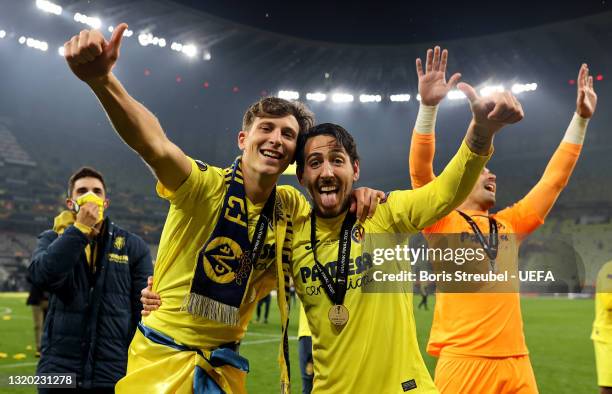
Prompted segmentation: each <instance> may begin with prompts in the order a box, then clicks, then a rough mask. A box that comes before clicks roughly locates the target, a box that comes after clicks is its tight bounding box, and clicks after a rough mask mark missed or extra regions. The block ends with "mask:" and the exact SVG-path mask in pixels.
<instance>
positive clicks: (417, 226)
mask: <svg viewBox="0 0 612 394" xmlns="http://www.w3.org/2000/svg"><path fill="white" fill-rule="evenodd" d="M474 106H475V107H477V108H478V111H477V113H478V115H481V116H487V115H490V116H491V117H492V118H495V117H496V115H497V114H499V113H501V112H504V113H508V114H512V115H513V116H512V117H508V118H505V119H504V123H505V122H508V123H514V122H516V121H518V120H520V119H521V118H522V110H521V107H520V105H518V103H515V102H506V101H504V100H500V96H494V97H491V98H489V99H487V100H481V101H480V102H478V103H475V104H474ZM498 130H499V129H494V130H492V129H489V128H488V127H482V126H481V125H480V124H478V123H476V122H473V123H472V124H471V125H470V128H469V130H468V133H467V135H466V138H465V142H464V143H463V144H462V146H461V148H460V149H459V151H458V153H457V154H456V156H455V157H454V158H453V159H452V160H451V162H450V163H449V164H448V165H447V167H446V169H445V170H444V171H443V173H442V175H441V177H440V178H438V179H437V180H436V182H435V183H432V184H430V185H429V187H428V188H426V189H420V190H414V191H413V190H402V191H393V192H391V193H389V194H388V196H387V197H386V199H385V200H384V201H383V202H381V203H380V204H379V205H378V207H377V210H376V212H375V213H374V215H373V216H372V217H371V218H368V219H367V220H365V221H364V222H363V223H356V222H355V218H354V216H353V215H351V214H350V213H349V212H348V211H347V209H346V207H347V201H348V200H347V196H348V193H349V191H350V190H351V189H352V187H353V183H354V182H355V181H357V180H358V179H359V172H360V171H359V156H358V154H357V149H356V145H355V142H354V141H353V138H352V137H351V135H350V134H349V133H348V132H347V131H346V130H345V129H343V128H342V127H340V126H338V125H334V124H322V125H318V126H316V127H314V128H313V129H311V130H310V131H309V132H308V133H307V134H305V135H303V136H301V137H300V144H299V148H298V154H297V160H296V161H297V174H298V179H299V181H300V183H301V184H302V186H304V187H305V188H306V189H307V190H308V192H309V194H310V195H311V197H312V200H313V202H314V209H313V210H309V211H305V212H304V211H303V212H301V214H300V215H298V216H295V217H294V227H293V228H294V235H293V243H292V250H293V257H292V260H291V264H290V267H289V270H290V272H291V274H292V275H293V278H294V282H295V286H296V290H297V293H298V295H299V296H300V299H301V301H302V303H303V306H304V310H305V312H306V317H307V319H308V325H309V328H310V330H311V332H312V348H313V352H312V354H313V364H314V383H313V389H312V392H313V393H336V392H337V393H345V392H346V393H357V392H360V393H403V392H411V393H434V392H437V390H436V388H435V386H434V384H433V381H432V379H431V377H430V375H429V373H428V371H427V368H426V367H425V363H424V362H423V359H422V357H421V353H420V350H419V346H418V343H417V339H416V326H415V322H414V313H413V295H412V292H390V293H385V292H381V291H380V289H379V290H378V291H376V290H374V291H371V290H367V287H368V284H370V283H372V281H373V280H375V278H374V271H373V270H372V268H373V265H372V255H371V253H372V251H371V250H366V246H365V245H364V239H365V238H364V237H367V236H371V235H376V234H378V235H381V234H386V235H387V236H393V235H396V234H405V235H409V234H415V233H417V232H418V231H419V230H421V229H423V228H425V227H426V226H428V225H429V224H431V223H433V222H435V221H436V220H438V218H440V217H443V216H445V215H446V214H448V212H450V211H451V210H452V209H454V208H455V207H457V206H458V205H459V204H460V203H461V201H463V199H464V198H465V197H466V196H467V194H468V193H469V191H470V190H471V188H472V186H473V185H474V183H475V181H476V180H477V178H478V174H479V173H480V171H481V170H482V168H483V167H484V164H485V163H486V161H487V160H488V158H489V155H490V153H491V150H492V145H491V143H492V139H493V134H494V133H495V132H496V131H498ZM373 242H376V241H373Z"/></svg>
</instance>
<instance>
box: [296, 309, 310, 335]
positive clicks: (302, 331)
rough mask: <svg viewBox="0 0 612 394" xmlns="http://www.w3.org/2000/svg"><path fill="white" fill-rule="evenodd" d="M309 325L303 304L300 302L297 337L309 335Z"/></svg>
mask: <svg viewBox="0 0 612 394" xmlns="http://www.w3.org/2000/svg"><path fill="white" fill-rule="evenodd" d="M311 336H312V333H311V332H310V327H308V318H307V317H306V312H304V306H303V305H302V304H300V321H299V323H298V338H301V337H311Z"/></svg>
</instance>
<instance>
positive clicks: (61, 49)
mask: <svg viewBox="0 0 612 394" xmlns="http://www.w3.org/2000/svg"><path fill="white" fill-rule="evenodd" d="M57 53H59V55H60V56H62V57H63V56H64V55H65V54H66V51H65V50H64V47H63V46H61V47H59V48H57Z"/></svg>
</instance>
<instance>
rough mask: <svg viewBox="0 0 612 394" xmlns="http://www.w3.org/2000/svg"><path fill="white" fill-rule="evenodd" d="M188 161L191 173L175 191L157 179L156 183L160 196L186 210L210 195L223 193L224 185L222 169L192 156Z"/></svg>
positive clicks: (202, 201) (205, 199)
mask: <svg viewBox="0 0 612 394" xmlns="http://www.w3.org/2000/svg"><path fill="white" fill-rule="evenodd" d="M189 161H190V162H191V173H190V174H189V176H188V177H187V179H186V180H185V182H183V184H182V185H181V186H179V188H178V189H177V190H176V191H174V192H172V191H170V190H169V189H167V188H166V187H165V186H164V185H163V184H162V183H161V182H159V181H158V182H157V185H156V191H157V194H158V195H159V196H160V197H161V198H163V199H165V200H168V201H169V202H170V204H172V205H174V206H176V207H178V208H181V209H186V210H191V209H193V208H195V207H197V206H199V205H200V204H202V203H206V202H207V201H208V199H209V198H210V197H211V196H219V195H223V193H222V192H223V188H224V187H225V180H224V176H225V174H224V170H222V169H221V168H218V167H213V166H209V165H207V164H205V163H202V162H201V161H196V160H194V159H192V158H189Z"/></svg>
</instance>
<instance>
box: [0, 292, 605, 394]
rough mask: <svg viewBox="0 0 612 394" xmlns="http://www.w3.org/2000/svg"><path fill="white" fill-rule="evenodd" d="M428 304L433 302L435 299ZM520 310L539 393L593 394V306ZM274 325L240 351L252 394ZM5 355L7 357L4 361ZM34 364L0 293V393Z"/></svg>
mask: <svg viewBox="0 0 612 394" xmlns="http://www.w3.org/2000/svg"><path fill="white" fill-rule="evenodd" d="M430 299H431V301H433V297H431V298H430ZM418 300H419V297H416V298H415V316H416V322H417V329H418V338H419V344H420V346H421V350H422V353H423V357H424V358H425V361H426V363H427V367H428V368H429V370H430V372H431V373H432V374H433V370H434V367H435V359H434V358H432V357H430V356H429V355H427V354H426V353H425V352H424V347H425V344H426V342H427V337H428V334H429V327H430V325H431V318H432V308H433V305H430V310H429V311H424V310H418V309H416V302H418ZM432 303H433V302H430V304H432ZM522 307H523V319H524V321H525V332H526V336H527V345H528V346H529V351H530V353H531V362H532V364H533V368H534V370H535V375H536V379H537V381H538V386H539V389H540V392H541V393H543V394H546V393H586V392H596V391H597V384H596V382H597V380H596V374H595V361H594V354H593V344H592V343H591V340H590V339H589V336H590V333H591V324H592V322H593V316H594V311H593V308H594V305H593V300H568V299H561V298H559V299H551V298H523V299H522ZM6 316H8V317H6ZM9 317H10V318H9ZM297 321H298V314H297V308H293V310H292V313H291V325H290V336H291V340H290V345H291V372H292V377H293V379H292V392H293V393H300V392H301V380H300V371H299V366H298V357H297V339H296V334H297ZM278 322H279V318H278V309H277V307H276V304H275V301H274V300H273V301H272V305H271V308H270V322H269V323H268V324H263V323H259V324H256V323H252V324H251V325H250V327H249V332H248V334H247V336H246V338H245V339H244V341H243V343H242V346H241V348H240V353H241V354H242V355H243V356H245V357H246V358H248V359H249V362H250V365H251V372H250V373H249V377H248V380H247V381H248V390H249V392H250V393H255V394H258V393H276V392H278V365H277V355H278V342H279V338H278V337H279V334H278V333H279V325H278ZM18 353H23V354H25V358H24V359H15V358H13V356H14V355H16V354H18ZM4 354H6V357H4V358H3V356H4ZM36 360H37V359H36V358H35V357H34V337H33V328H32V319H31V311H30V309H29V308H28V307H27V306H26V305H25V294H10V293H9V294H2V293H0V378H1V379H2V382H1V383H0V393H35V392H36V391H35V389H34V388H33V387H9V386H7V385H6V384H5V383H4V382H6V378H7V376H8V375H18V374H32V373H33V372H34V370H35V368H36Z"/></svg>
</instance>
